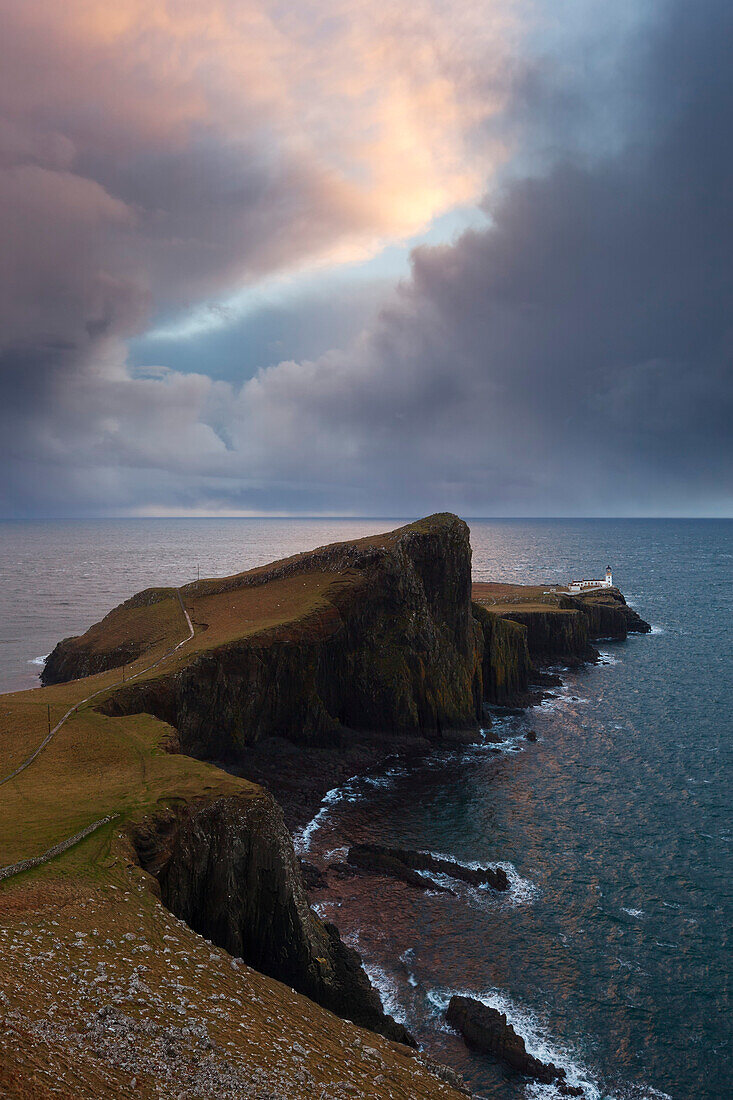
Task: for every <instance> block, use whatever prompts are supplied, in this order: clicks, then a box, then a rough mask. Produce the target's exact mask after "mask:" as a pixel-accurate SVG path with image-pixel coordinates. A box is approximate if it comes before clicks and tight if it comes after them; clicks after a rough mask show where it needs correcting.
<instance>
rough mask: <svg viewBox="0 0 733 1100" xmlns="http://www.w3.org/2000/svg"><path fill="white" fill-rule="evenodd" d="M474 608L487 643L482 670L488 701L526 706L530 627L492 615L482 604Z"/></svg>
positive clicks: (485, 696) (530, 662)
mask: <svg viewBox="0 0 733 1100" xmlns="http://www.w3.org/2000/svg"><path fill="white" fill-rule="evenodd" d="M471 606H472V610H473V616H474V618H475V619H476V622H477V623H478V624H479V626H480V628H481V632H482V636H483V641H484V651H483V656H482V661H481V671H482V681H483V691H484V699H485V701H486V702H489V703H495V704H498V705H499V706H518V705H522V704H524V703H526V702H527V701H528V693H529V690H530V677H531V673H532V661H531V658H530V652H529V645H528V637H527V633H528V632H527V628H526V627H525V626H523V625H522V624H521V623H517V622H513V621H511V620H510V619H505V618H502V617H500V616H499V615H492V614H491V613H490V612H489V611H488V610H487V609H486V608H485V607H483V606H482V605H481V604H480V603H475V602H474V603H472V605H471Z"/></svg>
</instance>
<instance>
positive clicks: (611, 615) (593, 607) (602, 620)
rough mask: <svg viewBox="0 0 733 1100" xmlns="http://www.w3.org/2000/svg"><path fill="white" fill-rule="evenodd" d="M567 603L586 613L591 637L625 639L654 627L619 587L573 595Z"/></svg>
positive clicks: (644, 632) (646, 632) (645, 632)
mask: <svg viewBox="0 0 733 1100" xmlns="http://www.w3.org/2000/svg"><path fill="white" fill-rule="evenodd" d="M568 605H569V606H572V607H576V608H578V609H579V610H580V611H582V612H583V614H584V615H585V616H586V617H587V619H588V632H589V634H590V637H591V638H595V639H599V638H614V639H617V640H619V641H623V639H624V638H625V637H626V636H627V634H648V633H649V631H650V630H651V627H650V626H649V623H647V622H645V621H644V620H643V619H642V618H641V616H640V615H638V614H637V613H636V611H634V610H633V608H631V607H629V605H628V604H627V603H626V600H625V599H624V597H623V595H622V594H621V592H619V590H618V588H606V589H601V590H600V591H599V592H588V593H586V594H585V595H582V596H571V597H569V598H568Z"/></svg>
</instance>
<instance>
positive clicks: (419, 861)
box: [348, 844, 509, 893]
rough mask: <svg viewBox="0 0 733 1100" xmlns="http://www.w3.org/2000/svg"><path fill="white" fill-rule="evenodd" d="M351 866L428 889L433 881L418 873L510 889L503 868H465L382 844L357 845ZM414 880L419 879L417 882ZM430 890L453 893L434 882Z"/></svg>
mask: <svg viewBox="0 0 733 1100" xmlns="http://www.w3.org/2000/svg"><path fill="white" fill-rule="evenodd" d="M348 860H349V863H351V864H353V865H354V866H357V867H362V868H365V869H366V870H370V871H374V872H376V873H379V874H387V875H393V876H394V877H395V878H399V879H402V881H403V882H408V883H409V885H412V886H417V885H419V887H420V888H421V889H423V890H424V889H426V887H425V885H424V884H425V883H426V882H430V880H429V879H425V878H424V877H422V876H420V875H418V874H415V872H417V871H428V872H432V873H433V874H436V875H446V876H447V877H448V878H452V879H455V880H457V881H459V882H467V883H468V884H469V885H470V886H490V887H491V888H492V889H493V890H507V889H508V888H509V879H508V878H507V874H506V871H504V870H503V868H501V867H463V866H461V864H460V863H454V862H453V861H452V860H450V859H440V858H439V857H438V856H432V855H430V854H429V853H428V852H416V851H413V850H412V849H410V848H385V847H383V846H382V845H381V844H356V845H355V846H354V847H353V848H349V855H348ZM414 879H417V880H419V883H418V882H415V881H414ZM427 888H428V889H440V890H444V891H446V892H447V893H452V891H451V890H448V889H447V887H445V886H443V887H436V886H435V884H434V883H433V884H432V885H430V886H428V887H427Z"/></svg>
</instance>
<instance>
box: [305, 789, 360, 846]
mask: <svg viewBox="0 0 733 1100" xmlns="http://www.w3.org/2000/svg"><path fill="white" fill-rule="evenodd" d="M349 782H350V781H349ZM347 787H348V784H346V785H345V786H343V787H332V789H331V790H330V791H327V792H326V794H325V795H324V796H323V798H322V799H321V808H320V809H319V811H318V813H317V814H316V815H315V817H312V818H311V820H310V821H309V822H308V824H307V825H303V826H302V828H300V829H298V831H297V832H296V833H295V834H294V836H293V847H294V848H295V851H296V853H297V854H298V855H301V856H302V855H304V854H305V853H306V852H307V851H308V850H309V848H310V846H311V841H312V839H313V834H314V833H315V832H316V830H317V829H319V828H320V827H321V825H322V824H323V821H324V818H325V817H326V816H327V815H328V814H329V812H330V811H331V810H332V809H333V807H334V806H335V805H336V804H337V803H338V802H341V801H342V800H343V799H345V798H346V797H347V793H346V791H347Z"/></svg>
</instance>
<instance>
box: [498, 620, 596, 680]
mask: <svg viewBox="0 0 733 1100" xmlns="http://www.w3.org/2000/svg"><path fill="white" fill-rule="evenodd" d="M502 618H504V619H508V620H510V621H511V622H515V623H519V624H520V625H521V626H523V627H525V629H526V631H527V648H528V650H529V654H530V657H531V658H532V661H533V663H534V664H536V665H553V664H562V665H567V666H568V667H572V666H574V665H581V664H583V663H584V662H586V661H594V660H596V659H597V657H598V651H597V650H596V649H595V648H594V647H593V646H592V645H591V643H590V631H589V629H588V616H587V615H585V614H584V612H583V611H581V610H575V609H573V610H570V609H568V610H558V609H557V608H554V607H548V609H547V610H546V611H544V610H532V611H529V610H523V609H522V608H521V606H520V607H518V608H517V609H516V611H514V610H512V611H504V612H502Z"/></svg>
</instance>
